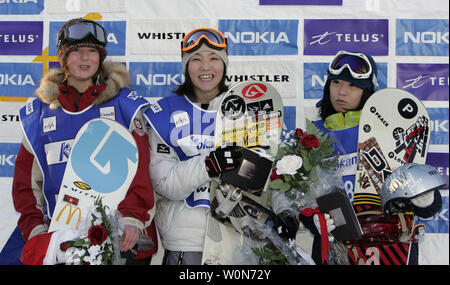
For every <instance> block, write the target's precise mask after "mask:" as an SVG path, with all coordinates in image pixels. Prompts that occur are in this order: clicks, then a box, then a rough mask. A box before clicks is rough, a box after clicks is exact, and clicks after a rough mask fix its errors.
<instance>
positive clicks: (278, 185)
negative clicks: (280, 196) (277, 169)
mask: <svg viewBox="0 0 450 285" xmlns="http://www.w3.org/2000/svg"><path fill="white" fill-rule="evenodd" d="M282 185H283V180H281V179H275V180H273V181H272V182H270V188H272V189H280V188H281V186H282Z"/></svg>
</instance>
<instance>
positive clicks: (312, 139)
mask: <svg viewBox="0 0 450 285" xmlns="http://www.w3.org/2000/svg"><path fill="white" fill-rule="evenodd" d="M299 141H300V143H301V144H303V146H305V148H306V149H311V148H313V147H315V148H318V147H319V146H320V143H319V139H318V138H317V137H316V136H315V135H307V134H305V135H303V138H302V139H301V140H299Z"/></svg>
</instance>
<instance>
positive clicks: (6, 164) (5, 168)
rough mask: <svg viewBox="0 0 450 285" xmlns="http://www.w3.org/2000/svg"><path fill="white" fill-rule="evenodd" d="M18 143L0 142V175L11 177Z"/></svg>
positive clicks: (18, 146)
mask: <svg viewBox="0 0 450 285" xmlns="http://www.w3.org/2000/svg"><path fill="white" fill-rule="evenodd" d="M19 148H20V143H0V177H13V176H14V165H15V163H16V157H17V153H18V152H19Z"/></svg>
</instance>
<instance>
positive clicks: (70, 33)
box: [57, 20, 108, 48]
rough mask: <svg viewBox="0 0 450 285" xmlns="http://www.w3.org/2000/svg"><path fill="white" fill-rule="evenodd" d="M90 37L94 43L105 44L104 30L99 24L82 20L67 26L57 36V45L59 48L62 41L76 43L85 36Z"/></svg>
mask: <svg viewBox="0 0 450 285" xmlns="http://www.w3.org/2000/svg"><path fill="white" fill-rule="evenodd" d="M88 37H91V38H92V39H93V40H94V41H95V42H96V43H98V44H100V45H102V46H105V45H106V43H107V42H108V41H107V39H106V31H105V28H103V27H102V26H101V25H100V24H98V23H96V22H94V21H90V20H82V21H81V22H78V23H74V24H72V25H69V26H67V27H66V28H65V29H64V31H63V32H62V33H61V36H60V37H59V38H58V42H57V47H58V48H59V46H60V45H62V44H63V43H64V42H69V43H77V42H82V41H84V40H85V39H86V38H88Z"/></svg>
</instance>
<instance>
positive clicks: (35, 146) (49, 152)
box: [20, 88, 148, 218]
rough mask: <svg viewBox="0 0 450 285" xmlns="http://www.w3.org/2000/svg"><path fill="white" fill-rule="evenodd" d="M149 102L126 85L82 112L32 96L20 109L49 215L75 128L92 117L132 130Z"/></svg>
mask: <svg viewBox="0 0 450 285" xmlns="http://www.w3.org/2000/svg"><path fill="white" fill-rule="evenodd" d="M146 105H148V102H147V100H145V99H144V98H142V97H140V96H138V95H137V93H136V91H132V90H130V89H128V88H123V89H121V91H120V93H119V94H118V95H117V96H115V97H114V98H112V99H111V100H109V101H108V102H105V103H103V104H101V105H97V106H96V105H91V106H89V107H88V108H86V109H84V110H83V111H81V112H76V113H72V112H68V111H66V110H64V109H62V108H58V109H55V110H51V109H50V108H49V105H48V104H45V103H43V102H41V101H40V100H39V99H34V100H32V101H29V102H27V104H26V105H25V106H24V107H23V108H22V109H20V120H21V123H22V126H23V129H24V131H25V138H26V139H27V140H28V142H29V145H30V146H31V148H32V151H33V153H34V155H35V158H36V160H37V162H38V164H39V167H40V169H41V170H42V173H43V186H42V188H43V194H44V197H45V200H46V202H47V214H48V216H49V217H50V218H51V217H52V215H53V210H54V208H55V204H56V197H57V195H58V193H59V188H60V186H61V181H62V178H63V176H64V171H65V168H66V162H67V160H68V157H69V153H70V150H71V146H72V144H73V141H74V139H75V137H76V135H77V133H78V130H79V129H80V128H81V127H82V126H83V125H84V124H85V123H86V122H87V121H89V120H91V119H94V118H108V119H113V120H115V121H117V122H119V123H121V124H122V125H124V126H125V127H126V128H127V129H131V126H132V124H133V119H134V117H135V116H136V114H137V112H138V111H139V110H140V109H141V108H142V107H143V106H146Z"/></svg>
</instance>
